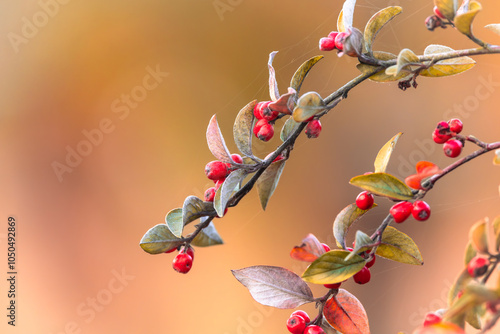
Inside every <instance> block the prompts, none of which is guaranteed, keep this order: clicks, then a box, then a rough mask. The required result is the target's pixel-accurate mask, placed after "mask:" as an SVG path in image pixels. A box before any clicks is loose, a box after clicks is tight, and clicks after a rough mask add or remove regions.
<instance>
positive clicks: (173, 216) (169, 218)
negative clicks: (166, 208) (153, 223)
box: [165, 208, 184, 238]
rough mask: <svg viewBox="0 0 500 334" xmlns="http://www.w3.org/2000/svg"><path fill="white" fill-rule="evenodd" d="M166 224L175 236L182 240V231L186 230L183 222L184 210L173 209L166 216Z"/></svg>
mask: <svg viewBox="0 0 500 334" xmlns="http://www.w3.org/2000/svg"><path fill="white" fill-rule="evenodd" d="M165 224H167V227H168V228H169V229H170V232H172V234H173V235H175V236H176V237H178V238H180V237H181V236H182V230H183V229H184V223H183V221H182V209H181V208H178V209H173V210H170V212H169V213H167V215H166V216H165Z"/></svg>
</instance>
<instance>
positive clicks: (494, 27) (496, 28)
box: [484, 23, 500, 35]
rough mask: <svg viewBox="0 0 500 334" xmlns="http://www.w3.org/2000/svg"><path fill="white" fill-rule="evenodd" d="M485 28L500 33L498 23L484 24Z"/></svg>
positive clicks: (499, 24)
mask: <svg viewBox="0 0 500 334" xmlns="http://www.w3.org/2000/svg"><path fill="white" fill-rule="evenodd" d="M484 27H485V28H486V29H489V30H491V31H493V32H494V33H495V34H497V35H500V23H492V24H488V25H486V26H484Z"/></svg>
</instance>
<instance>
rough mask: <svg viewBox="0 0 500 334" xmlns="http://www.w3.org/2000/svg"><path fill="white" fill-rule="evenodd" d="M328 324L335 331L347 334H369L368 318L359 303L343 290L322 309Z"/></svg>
mask: <svg viewBox="0 0 500 334" xmlns="http://www.w3.org/2000/svg"><path fill="white" fill-rule="evenodd" d="M323 315H324V316H325V318H326V320H327V321H328V323H329V324H330V325H331V326H332V327H333V328H335V329H336V330H337V331H339V332H342V333H349V334H369V333H370V326H369V324H368V316H367V315H366V311H365V309H364V307H363V305H362V304H361V302H360V301H359V300H358V299H357V298H356V297H355V296H354V295H352V294H351V293H349V292H348V291H346V290H344V289H339V292H338V293H337V295H336V296H334V297H333V298H330V299H329V300H328V301H327V302H326V304H325V308H324V309H323Z"/></svg>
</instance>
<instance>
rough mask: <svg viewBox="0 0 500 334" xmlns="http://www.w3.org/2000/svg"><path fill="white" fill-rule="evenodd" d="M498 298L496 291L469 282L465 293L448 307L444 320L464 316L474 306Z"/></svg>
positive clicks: (452, 319)
mask: <svg viewBox="0 0 500 334" xmlns="http://www.w3.org/2000/svg"><path fill="white" fill-rule="evenodd" d="M497 299H498V295H497V293H496V292H495V291H492V290H490V289H488V288H487V287H486V286H484V285H481V284H469V285H467V286H466V287H465V290H464V294H463V295H462V297H460V298H458V299H457V300H456V302H455V303H453V305H451V307H450V308H449V309H448V311H447V312H446V314H445V317H444V319H443V320H445V321H451V322H453V321H454V320H455V319H456V318H458V317H461V316H464V315H465V313H466V312H467V311H469V310H471V309H473V308H474V307H476V306H478V305H481V304H483V303H486V302H488V301H494V300H497Z"/></svg>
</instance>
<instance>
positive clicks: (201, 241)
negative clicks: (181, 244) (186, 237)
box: [191, 218, 224, 247]
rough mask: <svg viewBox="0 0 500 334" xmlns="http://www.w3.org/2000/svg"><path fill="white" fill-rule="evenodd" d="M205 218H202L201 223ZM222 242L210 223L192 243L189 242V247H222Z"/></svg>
mask: <svg viewBox="0 0 500 334" xmlns="http://www.w3.org/2000/svg"><path fill="white" fill-rule="evenodd" d="M204 219H205V218H202V219H201V221H202V222H203V221H204ZM223 243H224V241H222V238H221V237H220V235H219V233H218V232H217V230H216V229H215V226H214V223H213V222H210V224H208V226H207V227H205V228H204V229H203V230H201V232H200V233H198V235H197V236H196V237H194V239H193V241H191V245H193V246H198V247H209V246H215V245H222V244H223Z"/></svg>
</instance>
